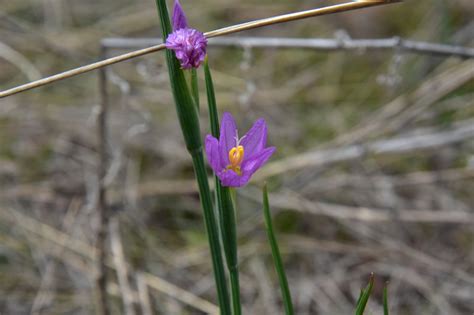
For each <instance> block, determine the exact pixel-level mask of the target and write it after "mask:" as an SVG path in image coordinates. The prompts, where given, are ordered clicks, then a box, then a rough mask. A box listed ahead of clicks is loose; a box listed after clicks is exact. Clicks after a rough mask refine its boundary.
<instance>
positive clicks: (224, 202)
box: [217, 182, 242, 315]
mask: <svg viewBox="0 0 474 315" xmlns="http://www.w3.org/2000/svg"><path fill="white" fill-rule="evenodd" d="M217 185H218V186H221V184H220V182H218V183H217ZM219 192H220V194H221V197H220V198H218V199H220V201H221V203H220V205H219V206H220V208H221V209H220V211H219V213H220V216H221V234H222V240H223V245H224V253H225V255H226V262H227V269H228V270H229V274H230V285H231V289H232V306H233V310H234V313H233V314H234V315H240V314H241V313H242V310H241V305H240V285H239V262H238V254H237V228H236V226H237V225H236V223H235V208H234V203H233V201H232V197H231V191H230V188H229V187H221V188H220V189H219Z"/></svg>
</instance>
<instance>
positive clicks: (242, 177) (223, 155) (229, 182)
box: [206, 113, 275, 187]
mask: <svg viewBox="0 0 474 315" xmlns="http://www.w3.org/2000/svg"><path fill="white" fill-rule="evenodd" d="M266 142H267V125H266V123H265V120H263V119H259V120H257V121H256V122H255V123H254V125H253V126H252V128H250V130H249V131H248V132H247V133H246V134H245V135H244V136H243V137H242V138H240V139H239V138H238V134H237V127H236V125H235V121H234V118H233V117H232V115H231V114H229V113H224V116H223V117H222V123H221V130H220V137H219V140H217V139H216V138H214V137H213V136H211V135H207V137H206V155H207V160H208V161H209V164H210V165H211V168H212V170H213V171H214V172H215V173H216V175H217V177H219V179H220V180H221V183H222V185H223V186H229V187H241V186H244V185H246V184H247V183H248V182H249V180H250V177H251V176H252V175H253V174H254V173H255V172H256V171H257V170H258V169H259V168H261V167H262V166H263V165H264V164H265V163H266V162H267V161H268V159H269V158H270V157H271V156H272V154H273V152H275V147H268V148H266V147H265V146H266Z"/></svg>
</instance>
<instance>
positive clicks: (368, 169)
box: [0, 0, 474, 314]
mask: <svg viewBox="0 0 474 315" xmlns="http://www.w3.org/2000/svg"><path fill="white" fill-rule="evenodd" d="M327 3H331V2H329V1H282V0H276V1H260V2H257V1H249V0H244V1H240V2H235V1H215V0H204V1H199V2H196V1H194V2H192V1H183V5H184V7H185V9H186V11H187V12H188V18H189V20H190V21H192V25H193V26H195V27H197V28H199V29H201V30H211V29H214V28H216V27H221V26H225V25H230V24H233V23H237V22H241V21H247V20H251V19H256V18H261V17H266V16H271V15H276V14H280V13H284V12H290V11H296V10H301V9H308V8H312V7H314V6H317V5H323V4H327ZM473 10H474V5H473V3H472V1H469V0H465V1H461V0H458V1H449V2H448V1H443V0H437V1H428V0H422V1H406V2H405V3H404V4H397V5H392V6H386V7H380V8H372V9H367V10H364V11H356V12H351V13H343V14H339V15H333V16H327V17H320V18H314V19H309V20H304V21H300V22H294V23H291V24H282V25H278V26H274V27H268V28H263V29H259V30H255V31H251V32H247V33H245V34H243V35H246V36H253V35H255V36H257V35H258V36H270V37H310V38H311V37H330V38H334V37H336V38H343V37H347V36H350V37H353V38H376V37H391V36H402V37H404V38H411V39H415V40H423V41H431V42H438V43H449V44H458V45H464V46H470V47H472V45H473V42H472V40H473V39H472V34H473V33H474V24H473V17H474V14H473V13H474V12H473ZM157 34H159V29H158V19H157V17H156V12H155V5H154V3H153V1H148V0H140V1H133V2H130V1H123V0H122V1H109V0H103V1H91V0H83V1H71V0H43V1H26V0H15V1H7V0H0V69H1V71H0V88H1V89H4V88H7V87H11V86H14V85H17V84H21V83H24V82H26V81H28V80H33V79H35V78H37V77H38V76H44V75H47V74H52V73H56V72H59V71H62V70H65V69H69V68H72V67H75V66H79V65H82V64H86V63H89V62H91V61H95V60H97V59H98V58H99V42H100V40H101V39H102V38H104V37H110V36H127V37H132V38H135V37H154V36H156V35H157ZM117 53H118V51H117V50H110V51H109V54H110V55H113V54H117ZM209 54H210V62H211V65H212V67H213V70H214V77H215V81H216V92H217V98H218V103H219V110H220V111H221V112H222V111H224V110H227V111H231V112H232V113H233V114H234V115H235V116H236V117H237V119H238V122H239V124H240V125H241V126H242V127H248V126H250V124H251V123H252V121H254V120H255V119H256V118H258V117H265V118H266V120H267V122H268V124H269V130H270V134H269V137H270V142H271V143H272V144H273V145H276V146H277V147H278V151H277V154H276V155H275V156H274V158H272V161H273V163H270V164H268V166H267V167H265V168H264V169H262V170H261V171H260V173H259V174H258V176H257V179H256V181H255V182H254V184H253V185H250V186H248V187H246V188H244V189H241V190H239V196H240V197H239V201H238V208H239V214H238V222H239V225H238V232H239V242H240V261H241V273H242V275H241V282H242V296H243V302H244V311H245V314H278V313H279V312H281V310H279V299H280V296H279V291H278V284H277V280H276V276H275V273H274V270H273V266H272V264H271V257H270V252H269V247H268V245H267V243H266V237H265V231H264V225H263V214H262V211H261V205H260V192H259V189H258V187H259V185H260V184H261V182H262V180H264V179H265V180H267V181H268V183H269V186H270V188H271V189H270V191H271V192H272V195H271V197H270V202H271V204H272V206H273V211H274V218H275V223H276V225H277V227H278V229H277V231H278V236H279V240H280V246H281V247H282V250H283V252H284V259H285V264H286V269H287V274H288V278H289V282H290V286H291V289H292V293H293V297H294V300H295V307H296V310H297V314H350V313H352V311H353V307H354V304H355V302H354V301H355V299H356V298H357V296H358V294H359V288H360V287H362V286H363V285H365V283H366V281H367V279H368V275H369V274H370V273H371V272H374V273H375V274H376V279H377V282H376V288H375V293H374V295H373V297H372V299H371V301H370V304H369V308H370V313H371V314H381V300H382V299H381V290H382V287H383V283H384V281H387V280H388V281H390V286H389V291H390V304H391V307H392V311H393V314H472V313H473V312H474V302H473V299H472V297H473V296H474V274H473V271H474V269H473V266H474V251H473V240H474V234H473V226H474V209H473V208H474V207H473V205H474V196H473V194H472V191H474V141H473V139H474V130H473V127H472V126H473V122H474V97H473V96H474V61H473V60H472V59H471V60H462V59H460V58H456V57H436V56H430V55H416V54H407V53H403V52H401V51H397V50H393V51H378V52H373V51H355V52H354V51H352V52H342V51H341V52H318V51H313V50H302V49H249V48H243V49H238V48H216V47H213V48H211V49H210V51H209ZM108 77H109V81H108V83H109V91H110V94H111V95H110V115H109V128H110V129H109V130H110V138H109V150H110V160H109V161H110V169H109V171H108V176H107V184H108V187H109V199H110V204H111V211H112V212H113V214H112V221H111V226H110V236H111V237H110V245H111V251H112V252H113V255H111V259H110V261H109V265H110V270H109V271H110V279H111V282H110V285H109V293H110V295H111V297H112V300H111V301H112V304H113V309H114V313H117V314H119V313H125V310H127V308H126V307H123V306H122V305H123V300H125V302H127V301H128V303H129V304H132V308H133V309H130V308H128V310H127V311H126V313H127V314H133V313H136V314H149V312H150V311H151V312H153V313H157V314H202V313H203V312H205V311H206V310H207V311H208V312H213V311H215V308H214V307H213V305H212V303H214V302H215V301H214V294H215V292H214V289H213V279H212V275H211V270H210V260H209V253H208V249H207V242H206V239H205V235H204V234H203V224H202V218H201V212H200V208H199V200H198V196H197V194H196V191H195V186H194V184H193V181H192V166H191V164H190V160H189V159H188V156H187V154H186V152H185V148H184V145H183V141H182V139H181V134H180V130H179V127H178V123H177V119H176V114H175V112H174V106H173V104H172V99H171V94H170V91H169V86H168V77H167V73H166V68H165V65H164V58H163V56H162V54H161V53H157V54H153V55H150V56H147V57H143V58H137V59H135V60H133V61H130V62H126V63H122V64H119V65H114V66H112V67H110V68H109V70H108ZM201 85H203V82H201ZM99 101H100V99H99V91H98V78H97V73H89V74H84V75H81V76H79V77H76V78H71V79H68V80H67V81H63V82H58V83H55V84H52V85H50V86H47V87H44V88H40V89H37V90H34V91H29V92H26V93H24V94H20V95H16V96H12V97H9V98H5V99H2V100H1V101H0V185H1V188H2V189H1V190H0V313H1V314H30V313H31V314H90V313H93V301H94V299H93V285H94V282H93V280H94V264H93V260H94V250H93V247H91V245H92V244H93V240H94V239H93V235H94V233H93V231H94V226H95V219H96V218H95V211H94V209H95V204H96V199H97V194H96V191H97V176H96V175H97V171H96V170H97V162H98V154H97V150H96V146H97V141H96V138H97V136H96V116H97V107H98V104H99ZM203 101H204V100H203ZM202 118H203V120H202V121H203V126H202V127H203V128H202V129H203V133H205V132H207V125H206V123H205V122H206V121H207V111H206V109H205V106H202ZM244 129H245V128H244ZM116 271H118V272H116ZM166 281H168V282H166ZM171 284H173V285H175V286H177V287H174V286H170V285H171ZM179 288H181V289H183V290H184V291H180V289H179ZM195 296H200V297H201V298H202V299H203V300H200V299H198V298H196V297H195ZM124 297H125V298H124ZM127 297H128V298H127ZM125 304H127V303H125Z"/></svg>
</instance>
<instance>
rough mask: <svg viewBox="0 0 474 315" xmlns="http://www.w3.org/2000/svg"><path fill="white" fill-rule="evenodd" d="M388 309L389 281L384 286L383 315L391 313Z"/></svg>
mask: <svg viewBox="0 0 474 315" xmlns="http://www.w3.org/2000/svg"><path fill="white" fill-rule="evenodd" d="M389 314H390V312H389V309H388V282H387V283H386V284H385V287H384V288H383V315H389Z"/></svg>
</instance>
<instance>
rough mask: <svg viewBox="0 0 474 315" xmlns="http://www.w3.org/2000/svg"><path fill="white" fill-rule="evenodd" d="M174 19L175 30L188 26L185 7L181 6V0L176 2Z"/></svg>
mask: <svg viewBox="0 0 474 315" xmlns="http://www.w3.org/2000/svg"><path fill="white" fill-rule="evenodd" d="M172 21H173V31H177V30H179V29H182V28H187V27H188V22H187V20H186V14H185V13H184V10H183V7H182V6H181V3H180V2H179V0H175V2H174V7H173V17H172Z"/></svg>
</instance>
